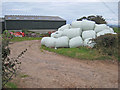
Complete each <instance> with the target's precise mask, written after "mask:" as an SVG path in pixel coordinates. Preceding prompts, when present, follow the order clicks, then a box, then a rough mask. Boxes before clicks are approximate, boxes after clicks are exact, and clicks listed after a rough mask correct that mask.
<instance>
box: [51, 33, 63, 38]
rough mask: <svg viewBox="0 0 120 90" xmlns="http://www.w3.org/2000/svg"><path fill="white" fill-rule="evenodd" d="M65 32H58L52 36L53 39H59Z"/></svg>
mask: <svg viewBox="0 0 120 90" xmlns="http://www.w3.org/2000/svg"><path fill="white" fill-rule="evenodd" d="M62 33H63V31H56V32H54V33H52V34H51V37H54V38H58V37H61V36H62Z"/></svg>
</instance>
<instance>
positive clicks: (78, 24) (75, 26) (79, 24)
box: [71, 21, 82, 29]
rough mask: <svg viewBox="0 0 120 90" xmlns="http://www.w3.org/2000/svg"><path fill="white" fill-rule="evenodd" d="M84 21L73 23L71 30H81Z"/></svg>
mask: <svg viewBox="0 0 120 90" xmlns="http://www.w3.org/2000/svg"><path fill="white" fill-rule="evenodd" d="M81 24H82V21H73V22H72V24H71V28H81V29H82V25H81Z"/></svg>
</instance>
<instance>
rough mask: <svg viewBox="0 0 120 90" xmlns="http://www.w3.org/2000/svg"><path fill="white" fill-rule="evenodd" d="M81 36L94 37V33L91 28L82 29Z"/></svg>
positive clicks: (84, 37) (85, 37)
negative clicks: (87, 29)
mask: <svg viewBox="0 0 120 90" xmlns="http://www.w3.org/2000/svg"><path fill="white" fill-rule="evenodd" d="M82 38H83V39H84V40H85V39H87V38H96V33H95V31H93V30H89V31H83V32H82Z"/></svg>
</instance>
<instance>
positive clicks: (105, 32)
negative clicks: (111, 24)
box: [97, 29, 114, 37]
mask: <svg viewBox="0 0 120 90" xmlns="http://www.w3.org/2000/svg"><path fill="white" fill-rule="evenodd" d="M105 34H114V32H113V31H111V30H110V29H104V30H103V31H100V32H98V33H97V37H99V36H101V35H105Z"/></svg>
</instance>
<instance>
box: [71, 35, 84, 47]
mask: <svg viewBox="0 0 120 90" xmlns="http://www.w3.org/2000/svg"><path fill="white" fill-rule="evenodd" d="M80 46H83V40H82V38H81V37H80V36H78V37H74V38H72V39H70V41H69V47H70V48H75V47H80Z"/></svg>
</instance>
